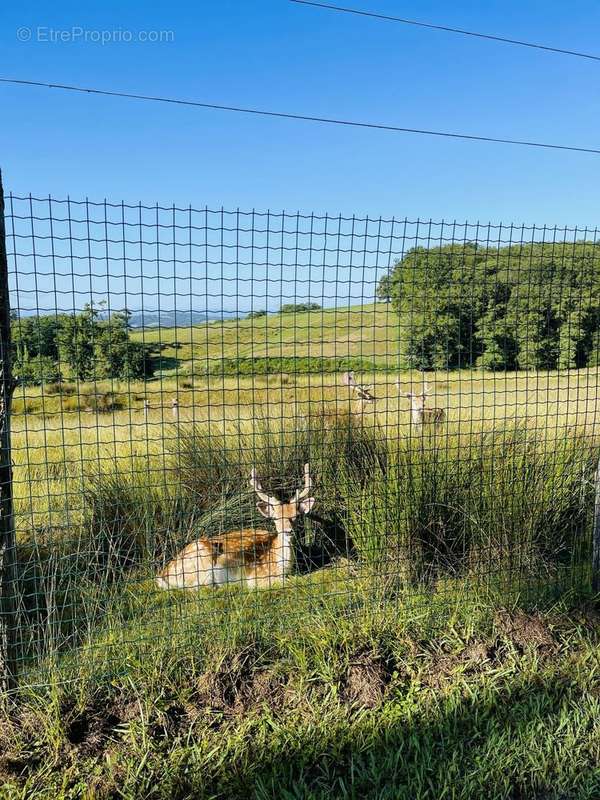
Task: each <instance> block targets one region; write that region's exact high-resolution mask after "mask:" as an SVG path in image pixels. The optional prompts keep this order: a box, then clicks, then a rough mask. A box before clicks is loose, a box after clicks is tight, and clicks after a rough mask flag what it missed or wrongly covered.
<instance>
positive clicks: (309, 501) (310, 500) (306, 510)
mask: <svg viewBox="0 0 600 800" xmlns="http://www.w3.org/2000/svg"><path fill="white" fill-rule="evenodd" d="M314 504H315V498H314V497H307V498H306V499H305V500H301V501H300V502H299V504H298V510H299V511H301V512H302V513H303V514H310V512H311V511H312V507H313V506H314Z"/></svg>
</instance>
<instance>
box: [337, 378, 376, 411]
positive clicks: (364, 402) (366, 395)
mask: <svg viewBox="0 0 600 800" xmlns="http://www.w3.org/2000/svg"><path fill="white" fill-rule="evenodd" d="M342 383H343V384H344V386H350V388H351V389H352V391H353V392H354V394H355V395H356V410H357V411H358V412H359V413H362V412H363V411H365V410H366V409H367V408H368V407H369V406H371V405H373V404H374V403H375V399H376V398H375V395H374V394H373V393H372V392H371V385H370V384H369V385H367V384H365V383H357V382H356V379H355V378H354V372H344V374H343V375H342Z"/></svg>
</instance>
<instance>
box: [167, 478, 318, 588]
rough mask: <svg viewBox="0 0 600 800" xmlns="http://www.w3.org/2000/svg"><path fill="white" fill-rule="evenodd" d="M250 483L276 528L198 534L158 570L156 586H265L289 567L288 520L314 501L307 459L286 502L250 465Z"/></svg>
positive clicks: (290, 527)
mask: <svg viewBox="0 0 600 800" xmlns="http://www.w3.org/2000/svg"><path fill="white" fill-rule="evenodd" d="M250 485H251V486H252V488H253V489H254V491H255V492H256V494H257V496H258V498H259V500H258V502H257V504H256V507H257V509H258V510H259V512H260V513H261V514H262V515H263V517H266V518H267V519H270V520H272V521H273V524H274V526H275V531H268V530H260V529H259V530H253V529H252V528H244V529H242V530H236V531H229V532H228V533H223V534H219V535H218V536H211V537H208V536H207V537H201V538H200V539H197V540H196V541H195V542H192V543H191V544H188V546H187V547H185V548H184V549H183V550H182V551H181V552H180V553H179V554H178V555H177V556H175V558H174V559H173V560H172V561H170V562H169V563H168V564H167V566H166V567H165V568H164V569H163V570H162V571H161V572H160V573H159V574H158V576H157V578H156V582H157V584H158V586H159V588H161V589H192V588H196V587H198V586H222V585H224V584H227V583H236V582H237V583H240V582H241V583H245V584H246V585H247V586H249V587H261V586H270V585H271V584H272V583H273V582H275V581H280V580H282V579H283V577H284V576H285V575H287V574H288V573H289V572H290V570H291V568H292V565H293V560H294V559H293V548H292V541H291V539H292V534H293V525H292V523H293V522H294V520H295V519H296V518H297V517H298V516H299V515H300V514H308V513H310V511H311V509H312V507H313V505H314V502H315V499H314V497H311V492H312V481H311V477H310V468H309V465H308V464H305V465H304V488H302V489H298V490H297V491H296V493H295V494H294V496H293V497H292V498H291V500H289V501H288V502H287V503H284V502H283V501H282V500H279V499H278V498H277V497H274V496H272V495H269V494H267V493H266V492H265V491H264V489H263V488H262V486H261V485H260V482H259V480H258V478H257V477H256V471H255V470H254V469H253V470H252V473H251V476H250Z"/></svg>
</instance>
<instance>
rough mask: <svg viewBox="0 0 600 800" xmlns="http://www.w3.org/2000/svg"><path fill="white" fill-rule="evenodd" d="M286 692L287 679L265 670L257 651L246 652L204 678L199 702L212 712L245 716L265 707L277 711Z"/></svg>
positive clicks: (209, 672)
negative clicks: (253, 710) (257, 708)
mask: <svg viewBox="0 0 600 800" xmlns="http://www.w3.org/2000/svg"><path fill="white" fill-rule="evenodd" d="M284 689H285V680H284V678H283V677H282V676H281V675H279V674H277V673H276V672H275V670H274V669H273V668H272V667H265V666H262V665H261V664H260V662H259V660H258V658H257V654H256V653H255V652H254V651H253V649H252V648H246V649H245V650H242V651H240V652H239V653H236V654H235V655H234V656H232V657H230V658H226V659H224V660H223V661H222V662H221V664H220V665H219V667H218V669H216V670H214V671H208V672H206V673H205V674H204V675H203V676H202V677H201V678H200V680H199V682H198V691H197V697H196V701H197V703H198V705H200V706H204V707H205V708H207V709H209V710H213V711H223V712H227V713H232V714H242V713H246V712H248V711H249V710H250V709H251V708H256V707H261V706H263V705H267V706H269V707H270V708H277V707H278V706H280V705H282V701H283V694H284Z"/></svg>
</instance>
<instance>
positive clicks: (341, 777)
mask: <svg viewBox="0 0 600 800" xmlns="http://www.w3.org/2000/svg"><path fill="white" fill-rule="evenodd" d="M285 316H286V317H287V315H285ZM135 335H136V336H140V337H141V336H142V335H143V338H144V340H145V341H146V342H148V341H151V340H154V341H155V343H158V342H159V343H161V344H162V345H163V349H162V351H161V352H160V355H157V358H160V359H162V361H161V362H160V363H159V364H158V366H159V371H158V373H157V376H156V378H155V379H154V380H151V381H148V382H146V383H142V382H139V383H133V384H126V383H119V382H115V381H105V382H98V383H96V384H93V385H92V384H86V385H83V384H82V385H80V386H78V385H76V384H63V385H62V386H60V385H59V386H52V387H50V386H46V387H44V390H43V391H42V389H40V388H32V387H27V388H26V389H23V388H20V389H18V390H17V392H16V394H15V401H14V416H13V420H12V431H13V445H14V452H13V460H14V463H15V470H14V471H15V511H16V523H17V535H18V557H19V560H20V570H19V577H18V582H17V586H16V589H17V590H18V597H19V608H18V613H19V618H18V619H19V640H18V647H19V657H20V658H21V659H22V669H23V673H22V675H23V683H24V684H28V685H29V687H30V688H28V689H27V688H26V689H24V690H23V692H22V695H21V697H20V702H19V705H18V707H17V708H16V709H11V708H9V707H7V708H6V715H5V724H4V726H3V728H2V731H1V733H0V777H1V778H3V780H4V784H3V786H2V787H1V788H0V797H2V798H4V797H6V798H10V800H12V798H17V797H18V798H21V797H36V798H37V797H39V798H78V797H89V798H113V797H127V798H137V797H164V798H171V797H173V798H190V799H191V798H193V797H207V798H208V797H210V798H217V797H218V798H230V797H231V798H234V797H236V798H237V797H240V798H242V797H256V798H270V797H278V798H279V797H282V798H321V797H323V798H324V797H326V796H329V797H344V798H345V797H348V798H364V797H368V798H371V797H372V798H390V800H391V799H392V798H405V797H406V798H432V800H433V798H442V797H449V798H480V797H482V796H489V797H490V798H529V797H531V798H537V799H538V800H550V798H553V800H554V799H556V800H559V799H560V800H565V798H589V799H590V800H591V799H592V798H594V797H597V796H599V795H600V777H599V775H600V773H599V772H598V763H599V757H600V729H599V727H598V722H597V719H598V711H599V708H598V704H599V700H598V697H599V696H600V682H599V673H598V655H599V652H600V651H599V649H598V626H597V612H596V611H595V610H594V608H595V606H594V603H595V599H594V598H593V597H591V594H590V535H591V527H592V517H593V509H594V470H595V467H596V463H597V460H598V456H599V455H600V440H599V439H598V428H597V424H598V420H597V413H598V409H597V396H598V371H597V370H596V369H594V370H591V369H590V370H580V371H569V372H563V373H508V374H505V373H502V374H493V373H480V372H455V373H443V374H442V373H436V374H433V373H432V374H428V375H427V380H428V382H429V384H430V386H431V387H432V388H433V391H434V400H433V402H435V404H436V405H439V406H442V407H443V408H444V409H445V410H446V412H447V422H446V423H445V425H444V426H443V427H442V428H441V429H439V430H438V431H434V430H427V431H423V430H421V429H417V428H415V426H413V425H411V422H410V406H409V404H408V401H407V400H406V398H403V397H402V396H400V394H399V392H398V390H397V388H396V387H395V385H394V382H395V380H396V373H395V372H394V370H395V369H396V366H397V365H396V364H395V363H394V358H395V356H394V355H393V354H394V353H395V352H396V347H395V346H394V342H395V341H397V338H396V339H394V338H393V337H394V336H397V331H395V329H394V317H393V314H392V313H391V312H388V311H387V309H386V307H385V306H382V305H377V306H375V305H374V306H368V307H363V308H361V309H357V308H355V309H345V310H344V309H339V310H337V311H324V312H310V314H308V313H304V314H298V315H291V316H290V317H289V318H288V319H284V317H280V316H278V315H272V316H267V317H261V318H258V319H255V320H252V321H242V322H232V321H228V322H224V323H220V322H218V323H215V322H213V323H208V324H206V325H204V326H195V327H194V328H192V329H176V330H175V329H174V330H162V331H160V332H159V331H154V330H146V331H144V332H143V334H142V332H138V333H136V334H135ZM164 345H166V346H164ZM240 356H243V357H250V356H251V357H262V356H265V357H269V358H274V357H285V358H288V357H292V356H295V357H299V358H307V357H311V358H317V357H319V358H320V357H326V358H333V357H344V358H364V359H368V360H372V361H373V362H374V363H375V364H376V366H377V368H378V369H377V370H376V371H373V372H372V373H363V374H361V375H360V376H359V378H360V380H363V381H365V382H368V383H371V384H372V385H373V392H374V394H375V396H376V398H377V401H376V403H375V404H374V405H373V407H372V408H370V409H369V410H368V411H367V412H365V413H363V414H357V413H356V409H355V406H354V403H353V399H352V397H351V395H350V393H349V390H348V389H347V387H344V386H342V385H341V381H340V376H339V374H336V373H329V374H302V375H294V374H288V373H282V374H276V375H256V376H243V375H241V376H240V375H238V376H234V377H222V376H219V375H214V374H213V375H199V374H197V370H196V369H195V366H196V365H198V364H202V363H206V360H207V358H210V359H213V360H216V361H218V360H220V359H223V358H234V359H235V358H238V357H240ZM400 377H401V381H402V384H403V390H404V388H405V390H406V391H410V388H411V386H412V387H414V386H420V383H421V376H420V375H417V374H411V373H402V374H401V375H400ZM174 398H177V399H178V402H179V420H178V423H177V424H176V423H175V420H174V419H173V416H172V401H173V399H174ZM145 401H147V402H148V403H149V409H148V411H147V412H145V411H144V403H145ZM94 408H95V409H97V410H92V409H94ZM306 461H309V462H310V464H311V471H312V473H313V477H314V482H315V497H316V499H317V506H316V513H315V515H314V517H313V518H312V519H310V518H309V519H307V520H306V523H305V524H303V525H300V526H299V528H298V535H297V569H296V570H295V573H294V574H293V575H291V576H290V577H289V578H287V579H286V581H285V583H284V584H283V585H282V586H274V587H273V588H271V589H268V590H265V591H263V592H248V591H246V590H244V589H243V588H241V587H230V588H226V589H222V590H216V591H211V590H206V589H205V590H198V591H192V592H187V593H186V592H177V591H174V592H162V593H161V592H158V590H157V589H156V588H155V584H154V583H153V580H152V578H153V575H154V574H155V572H156V570H157V568H158V567H159V566H160V565H161V564H162V563H164V561H165V559H167V558H169V557H170V556H171V555H172V554H173V553H174V552H175V551H176V550H177V549H178V548H179V547H181V546H182V545H183V544H184V543H186V542H188V541H190V540H192V539H194V538H196V536H197V535H198V532H199V531H203V532H207V531H208V532H210V531H218V530H227V529H233V528H235V527H240V526H243V525H251V524H257V523H258V522H259V518H257V516H256V513H255V510H254V498H253V496H252V493H251V491H250V489H249V487H248V476H249V472H250V469H251V467H252V466H253V465H256V467H257V469H258V470H259V473H260V475H261V477H262V478H263V480H264V482H265V485H266V486H267V487H270V489H271V490H272V491H273V492H278V493H280V494H282V495H286V494H288V493H291V492H292V491H293V489H294V488H295V486H296V485H297V484H298V481H299V479H300V476H301V474H302V465H303V464H304V463H305V462H306ZM582 608H585V611H582V610H581V609H582Z"/></svg>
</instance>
